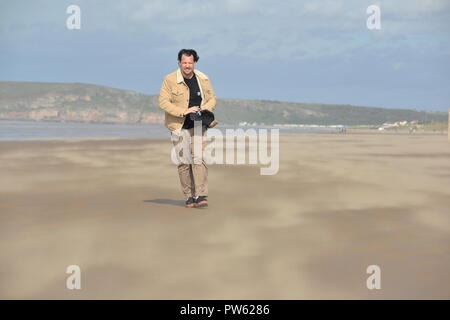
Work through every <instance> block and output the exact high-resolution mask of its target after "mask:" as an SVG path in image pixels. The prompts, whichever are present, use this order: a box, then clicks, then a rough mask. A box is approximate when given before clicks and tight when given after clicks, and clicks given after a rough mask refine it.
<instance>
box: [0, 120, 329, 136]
mask: <svg viewBox="0 0 450 320" xmlns="http://www.w3.org/2000/svg"><path fill="white" fill-rule="evenodd" d="M238 128H241V129H244V130H247V129H249V128H253V129H268V130H270V129H279V132H280V134H292V133H305V134H308V133H335V132H337V129H335V128H324V127H310V128H305V127H288V128H285V127H276V126H245V127H240V126H232V125H220V124H219V125H217V126H216V127H215V128H214V129H219V130H221V131H222V132H223V134H225V130H226V129H238ZM168 137H170V134H169V131H168V129H167V128H166V127H164V125H162V124H116V123H82V122H54V121H34V120H0V140H1V141H15V140H36V139H37V140H43V139H67V138H69V139H70V138H116V139H117V138H119V139H120V138H122V139H132V138H146V139H161V138H168Z"/></svg>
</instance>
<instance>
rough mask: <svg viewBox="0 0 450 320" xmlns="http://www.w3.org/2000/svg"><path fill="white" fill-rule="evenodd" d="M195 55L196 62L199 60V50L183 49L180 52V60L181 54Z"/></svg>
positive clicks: (179, 58) (179, 59)
mask: <svg viewBox="0 0 450 320" xmlns="http://www.w3.org/2000/svg"><path fill="white" fill-rule="evenodd" d="M183 54H184V55H185V56H188V57H190V56H194V62H197V61H198V59H200V57H199V56H198V55H197V52H196V51H195V50H194V49H181V50H180V52H178V61H180V62H181V56H182V55H183Z"/></svg>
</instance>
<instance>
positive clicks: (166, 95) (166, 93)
mask: <svg viewBox="0 0 450 320" xmlns="http://www.w3.org/2000/svg"><path fill="white" fill-rule="evenodd" d="M159 107H160V108H161V109H163V110H164V111H165V112H167V113H169V114H171V115H172V116H175V117H179V118H183V117H184V111H185V110H184V109H183V108H180V107H178V106H176V105H175V104H173V103H171V102H170V88H169V85H168V84H167V79H164V81H163V83H162V86H161V90H160V91H159Z"/></svg>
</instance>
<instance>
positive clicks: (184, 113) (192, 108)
mask: <svg viewBox="0 0 450 320" xmlns="http://www.w3.org/2000/svg"><path fill="white" fill-rule="evenodd" d="M199 110H200V107H190V108H186V110H184V112H183V115H184V116H185V115H187V114H189V113H193V112H197V111H199Z"/></svg>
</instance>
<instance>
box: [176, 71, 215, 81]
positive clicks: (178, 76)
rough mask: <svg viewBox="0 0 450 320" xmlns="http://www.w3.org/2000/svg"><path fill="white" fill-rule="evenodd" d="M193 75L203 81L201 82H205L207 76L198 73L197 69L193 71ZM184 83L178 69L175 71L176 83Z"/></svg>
mask: <svg viewBox="0 0 450 320" xmlns="http://www.w3.org/2000/svg"><path fill="white" fill-rule="evenodd" d="M194 73H195V75H196V76H197V77H199V78H201V79H203V80H207V79H208V76H207V75H206V74H204V73H203V72H200V71H198V70H197V69H194ZM181 82H184V80H183V75H182V74H181V71H180V68H178V69H177V83H181Z"/></svg>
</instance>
